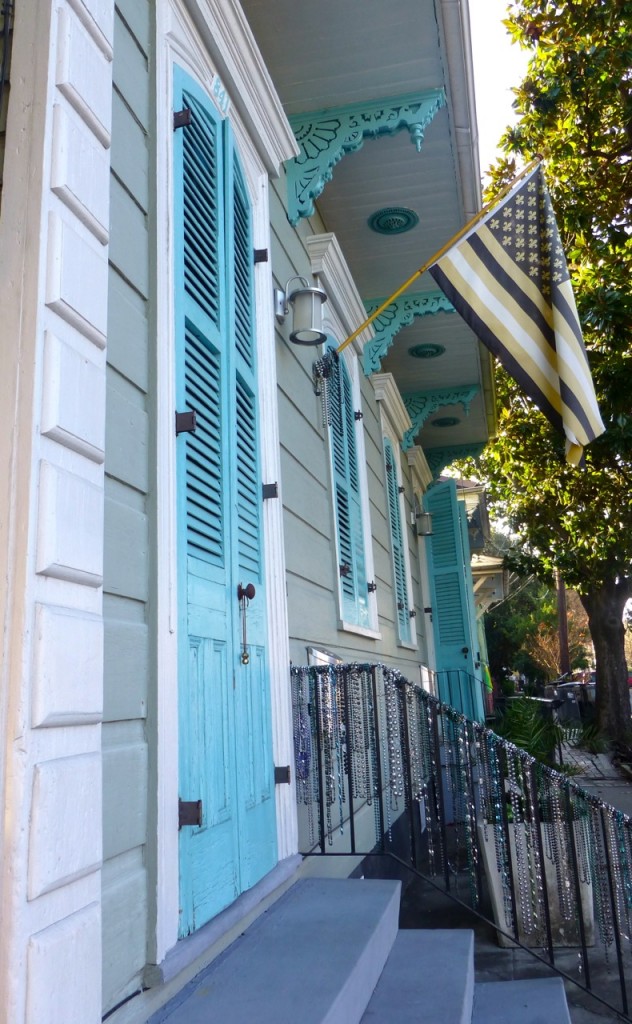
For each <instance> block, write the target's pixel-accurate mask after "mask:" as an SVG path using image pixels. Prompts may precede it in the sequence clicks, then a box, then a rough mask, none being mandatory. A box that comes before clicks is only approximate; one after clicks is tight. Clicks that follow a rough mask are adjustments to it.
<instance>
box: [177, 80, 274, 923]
mask: <svg viewBox="0 0 632 1024" xmlns="http://www.w3.org/2000/svg"><path fill="white" fill-rule="evenodd" d="M185 107H186V108H188V109H189V110H190V111H191V123H190V124H189V125H187V126H185V127H183V128H179V129H178V130H177V131H176V132H175V133H174V231H175V239H174V252H175V282H176V302H175V310H176V392H177V394H176V407H177V410H178V412H187V411H195V413H196V429H195V431H194V432H183V433H180V434H179V436H178V437H177V441H176V445H177V487H178V509H177V517H178V576H179V579H178V587H179V590H178V602H179V626H178V628H179V678H178V689H179V792H180V800H181V806H182V808H183V809H187V810H188V811H189V813H192V812H194V811H196V810H197V807H196V805H198V801H201V808H200V821H199V823H197V824H183V825H181V828H180V907H181V911H180V916H181V920H180V934H181V935H187V934H188V933H189V932H191V931H193V930H195V929H196V928H199V927H200V926H201V925H203V924H204V923H205V922H207V921H208V920H209V919H210V918H211V917H213V916H214V915H215V914H217V913H218V912H219V911H220V910H222V909H223V908H224V907H226V906H227V905H228V904H229V903H231V902H232V901H233V900H234V899H235V898H236V897H237V896H238V895H239V894H240V893H241V892H244V891H245V890H246V889H249V888H250V887H251V886H252V885H254V884H255V882H257V881H258V880H259V879H260V878H261V877H262V876H263V875H264V874H265V873H266V872H267V871H269V870H270V869H271V868H272V867H274V865H275V863H276V819H275V801H274V769H273V759H272V747H271V722H270V703H269V693H270V691H269V679H268V672H267V659H266V649H265V638H266V621H265V597H264V576H263V551H262V537H261V494H262V490H261V481H260V476H259V458H258V432H257V417H258V410H257V401H256V396H257V368H256V359H255V344H254V326H253V321H254V316H253V260H254V253H253V244H252V231H251V209H250V201H249V198H248V191H247V188H246V183H245V180H244V176H243V173H242V170H241V167H240V163H239V158H238V155H237V152H236V149H235V145H234V143H233V139H232V135H231V131H230V125H229V123H228V121H227V120H224V121H223V120H222V119H221V118H220V116H219V114H218V113H217V111H216V109H215V107H214V106H213V104H212V103H211V102H210V101H209V99H208V98H207V97H206V95H205V94H204V93H203V92H202V90H201V89H200V88H199V87H198V86H197V85H196V84H195V83H193V82H192V81H191V79H190V78H188V76H186V75H185V74H184V72H182V71H180V70H179V69H177V70H176V72H175V76H174V109H175V110H181V109H183V108H185ZM249 584H252V586H253V587H254V589H255V595H254V597H253V598H252V600H251V601H250V602H249V604H248V606H247V608H246V609H245V619H246V622H245V626H246V632H245V633H244V621H243V616H244V608H243V604H242V602H240V601H239V599H238V587H239V585H241V586H242V587H243V588H246V587H247V586H248V585H249ZM244 639H245V643H246V647H245V648H244V646H243V645H244ZM198 806H199V805H198ZM193 816H194V817H195V814H194V815H193Z"/></svg>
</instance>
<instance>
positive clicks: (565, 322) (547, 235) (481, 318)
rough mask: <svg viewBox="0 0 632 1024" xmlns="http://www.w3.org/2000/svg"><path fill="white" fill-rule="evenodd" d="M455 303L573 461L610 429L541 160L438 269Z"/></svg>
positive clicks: (437, 274) (435, 271)
mask: <svg viewBox="0 0 632 1024" xmlns="http://www.w3.org/2000/svg"><path fill="white" fill-rule="evenodd" d="M429 270H430V274H431V275H432V276H433V277H434V279H435V281H436V282H437V284H438V285H439V287H440V288H441V289H442V291H444V292H445V294H446V295H447V296H448V298H449V299H450V301H451V302H452V304H453V306H454V308H455V309H456V311H457V312H458V313H460V314H461V316H462V317H463V319H464V320H465V321H466V322H467V323H468V324H469V325H470V327H471V328H472V330H473V331H474V333H475V334H476V335H477V336H478V337H479V338H480V340H481V341H482V342H483V344H485V345H486V346H487V347H488V348H489V349H491V351H492V352H493V353H494V355H495V356H497V358H498V359H499V360H500V362H501V363H502V364H503V366H504V367H505V369H506V370H507V371H508V373H510V374H511V376H512V377H513V378H514V380H515V381H516V382H517V383H518V384H519V385H520V387H521V388H522V389H523V390H524V391H525V392H526V394H527V395H528V396H529V397H530V398H531V399H532V400H533V401H534V402H535V404H536V405H537V406H538V408H539V409H540V410H541V412H543V413H544V415H545V416H546V417H547V419H549V420H550V422H551V423H552V424H553V426H554V427H555V428H556V429H558V430H560V431H562V432H563V433H564V434H565V435H566V458H567V461H568V462H570V463H572V464H573V465H577V463H578V462H579V461H580V459H581V455H582V450H583V446H584V445H586V444H588V443H589V442H590V441H592V440H594V438H595V437H598V436H599V434H601V433H603V431H604V429H605V427H604V425H603V423H602V421H601V416H600V415H599V408H598V406H597V399H596V397H595V389H594V387H593V382H592V377H591V375H590V368H589V366H588V359H587V357H586V349H585V348H584V342H583V338H582V332H581V327H580V325H579V319H578V316H577V309H576V306H575V298H574V295H573V289H572V286H571V282H570V277H569V273H568V268H567V266H566V258H565V256H564V252H563V250H562V246H561V242H560V236H559V232H558V229H557V224H556V222H555V214H554V213H553V207H552V205H551V199H550V196H549V193H548V189H547V187H546V182H545V180H544V174H543V171H542V168H541V166H537V167H536V168H535V169H534V170H533V171H532V172H531V174H530V175H529V176H528V177H526V178H524V179H523V180H522V181H520V182H519V183H518V184H517V185H516V186H515V187H514V188H513V189H512V190H511V191H510V192H509V194H508V195H507V197H506V198H505V199H504V200H503V201H502V202H501V203H500V204H499V205H498V206H496V207H495V208H493V209H492V210H490V211H489V213H488V214H487V215H486V216H485V218H484V219H483V220H482V221H480V222H479V223H478V224H477V225H476V226H475V227H473V228H472V230H471V231H470V232H469V233H468V234H466V235H464V237H463V238H462V239H460V240H459V241H458V242H456V243H455V244H454V245H453V246H452V248H451V249H449V251H448V252H447V253H446V255H445V256H443V257H441V259H439V260H438V261H437V262H436V263H435V264H434V265H433V266H432V267H430V268H429Z"/></svg>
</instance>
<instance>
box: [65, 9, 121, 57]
mask: <svg viewBox="0 0 632 1024" xmlns="http://www.w3.org/2000/svg"><path fill="white" fill-rule="evenodd" d="M68 3H69V5H70V7H72V9H73V10H74V12H75V14H76V15H77V17H78V18H79V19H80V20H81V21H82V22H83V24H84V25H85V27H86V29H87V30H88V32H89V33H90V35H91V36H92V38H93V39H94V41H95V43H96V44H97V46H98V47H99V49H100V50H101V52H102V53H103V56H104V57H107V59H108V60H112V43H113V40H114V4H113V3H112V2H111V0H68Z"/></svg>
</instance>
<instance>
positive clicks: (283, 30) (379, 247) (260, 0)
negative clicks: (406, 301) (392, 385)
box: [242, 0, 493, 448]
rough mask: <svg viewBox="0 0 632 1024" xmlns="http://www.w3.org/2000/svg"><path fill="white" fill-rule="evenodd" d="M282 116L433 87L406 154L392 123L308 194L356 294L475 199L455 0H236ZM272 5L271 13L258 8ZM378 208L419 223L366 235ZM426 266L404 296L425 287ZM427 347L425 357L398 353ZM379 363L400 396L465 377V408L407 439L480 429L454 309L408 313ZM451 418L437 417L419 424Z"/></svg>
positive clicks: (467, 346)
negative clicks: (434, 99) (437, 351)
mask: <svg viewBox="0 0 632 1024" xmlns="http://www.w3.org/2000/svg"><path fill="white" fill-rule="evenodd" d="M242 7H243V9H244V12H245V14H246V17H247V18H248V21H249V23H250V26H251V28H252V31H253V33H254V36H255V38H256V41H257V43H258V45H259V48H260V50H261V52H262V55H263V57H264V60H265V61H266V64H267V67H268V70H269V71H270V74H271V76H272V79H273V81H274V84H275V86H276V89H277V91H278V93H279V96H280V98H281V101H282V103H283V105H284V108H285V111H286V113H287V114H288V115H292V114H298V113H303V112H306V111H317V110H324V109H327V108H330V107H341V106H348V105H351V104H355V103H360V102H362V101H369V100H376V99H377V100H381V99H387V98H388V97H398V96H403V95H406V94H412V93H419V92H423V91H426V90H430V89H444V90H445V93H446V98H447V103H446V106H445V107H444V108H443V109H442V110H440V111H439V112H438V113H437V114H436V115H435V117H434V119H433V121H432V123H431V124H430V125H429V127H428V128H427V130H426V133H425V138H424V141H423V144H422V147H421V152H420V153H417V151H416V149H415V147H414V145H413V144H412V142H411V139H410V136H409V133H408V132H407V131H406V130H402V131H400V132H398V133H397V134H396V135H394V136H381V137H379V138H377V139H365V142H364V145H363V147H362V148H361V149H360V150H359V151H358V152H355V153H351V154H348V155H347V156H345V157H344V158H343V159H342V160H341V161H340V163H338V164H337V165H336V166H335V168H334V171H333V179H332V181H331V182H330V183H329V184H328V185H327V186H326V188H325V190H324V192H323V193H322V195H321V196H320V198H319V199H318V200H317V204H316V205H317V208H318V211H319V213H320V215H321V217H322V219H323V221H324V224H325V229H326V230H327V231H332V232H334V233H335V234H336V236H337V238H338V241H339V243H340V246H341V248H342V251H343V253H344V255H345V258H346V260H347V263H348V265H349V267H350V269H351V272H352V274H353V276H354V279H355V282H356V285H357V287H358V290H359V292H360V295H361V296H362V298H363V299H365V300H368V299H374V298H378V297H385V296H387V295H389V294H390V293H392V292H393V291H394V290H395V289H396V288H397V287H399V285H401V284H402V283H403V281H405V280H406V279H407V278H408V277H409V276H410V275H411V274H412V273H413V272H414V271H415V270H416V269H417V267H419V266H420V265H421V264H422V263H423V262H424V261H425V260H426V259H428V258H429V257H430V256H432V255H433V253H434V252H435V251H436V250H437V249H438V248H439V247H440V246H441V245H442V244H444V243H445V241H447V239H448V238H449V237H450V236H451V235H452V234H453V233H454V232H455V231H457V230H458V229H459V228H460V227H461V226H462V225H463V224H464V223H465V221H466V220H467V219H468V217H470V216H471V215H472V213H473V212H474V211H475V210H476V209H478V205H479V201H480V199H479V197H480V188H479V165H478V146H477V134H476V118H475V111H474V100H473V86H472V74H471V58H470V43H469V16H468V5H467V0H460V2H459V0H390V2H389V3H385V2H384V0H319V2H318V3H315V4H303V3H297V2H296V0H275V2H274V5H272V6H271V4H270V2H269V0H242ZM272 10H273V16H272ZM387 206H400V207H406V208H408V209H412V210H413V211H414V212H415V213H416V214H417V215H418V217H419V223H418V224H417V226H416V227H414V228H413V229H412V230H411V231H409V232H407V233H406V234H400V235H391V236H388V235H381V234H377V233H375V232H374V231H372V230H371V229H370V228H369V226H368V223H367V222H368V219H369V217H370V215H371V214H372V213H374V212H375V211H377V210H379V209H381V208H383V207H387ZM435 287H436V286H435V285H434V282H433V281H432V279H431V278H430V277H429V276H428V275H427V274H426V275H424V277H423V278H422V279H421V280H420V281H418V282H417V283H416V284H415V285H414V286H413V287H412V288H411V292H419V291H425V290H435ZM428 343H432V344H436V345H440V346H442V348H444V349H445V352H444V353H443V354H442V355H440V356H439V357H438V358H434V359H418V358H413V357H412V356H411V355H410V353H409V351H408V350H409V349H410V348H412V347H414V346H416V345H420V344H428ZM382 370H383V371H384V372H390V373H392V374H393V375H394V377H395V379H396V381H397V383H398V386H399V388H400V390H401V392H402V393H404V394H406V393H413V392H417V391H428V390H434V389H437V388H441V389H444V388H452V387H463V386H469V385H472V384H478V385H479V387H480V391H479V394H478V395H477V396H476V398H475V399H474V400H473V401H472V403H471V406H470V410H469V415H468V416H467V417H466V416H465V415H464V412H463V409H462V408H461V407H460V406H446V407H442V408H441V409H440V410H439V412H437V413H436V414H434V415H433V416H430V417H429V419H428V420H427V421H426V422H425V424H424V426H423V428H422V430H421V432H420V433H419V435H418V441H419V442H420V443H421V444H422V445H423V446H424V447H426V448H436V447H444V446H449V445H459V444H472V443H475V442H476V441H483V440H485V439H486V438H487V437H488V435H489V433H490V429H492V428H493V412H492V396H491V392H490V381H491V374H490V360H489V357H488V354H487V352H486V351H484V350H481V348H480V346H479V344H478V342H477V340H476V339H475V337H474V335H473V334H472V332H471V331H470V329H469V328H468V327H467V326H466V325H465V323H464V322H463V321H462V320H461V319H460V317H458V315H457V314H455V313H452V314H449V313H437V314H433V315H427V316H423V317H417V318H416V319H415V320H414V322H413V323H412V324H411V325H410V326H408V327H405V328H403V329H402V330H401V331H400V332H399V334H397V336H396V338H395V341H394V343H393V346H392V348H391V349H390V351H389V353H388V355H387V356H386V358H385V359H384V360H383V363H382ZM446 417H453V418H458V420H459V422H458V423H457V424H454V425H452V426H444V427H439V426H437V425H436V424H435V423H433V421H436V420H437V419H441V418H446Z"/></svg>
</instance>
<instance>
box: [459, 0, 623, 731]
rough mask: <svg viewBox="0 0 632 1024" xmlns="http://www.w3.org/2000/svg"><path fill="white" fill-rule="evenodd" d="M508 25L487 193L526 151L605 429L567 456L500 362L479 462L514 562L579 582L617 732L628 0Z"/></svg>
mask: <svg viewBox="0 0 632 1024" xmlns="http://www.w3.org/2000/svg"><path fill="white" fill-rule="evenodd" d="M509 15H510V17H509V19H508V21H507V22H506V25H507V27H508V29H509V31H510V33H511V35H512V36H513V37H514V39H515V41H516V42H517V44H518V45H520V46H523V47H527V48H528V49H529V50H530V52H531V57H530V61H529V66H528V70H527V75H526V78H525V79H524V81H523V82H522V84H521V85H520V86H518V87H517V88H516V89H515V93H516V101H515V106H516V108H517V111H518V113H519V121H518V124H517V125H516V127H515V128H512V129H510V130H508V131H507V133H506V134H505V136H504V138H503V140H502V143H501V144H502V147H503V152H504V154H505V155H504V157H503V158H502V159H501V160H500V161H499V163H498V164H497V165H496V166H495V167H494V168H493V169H492V173H491V186H490V193H491V194H490V198H491V195H493V194H494V193H495V192H497V191H498V190H499V188H500V186H501V185H502V184H503V183H505V182H506V181H507V180H509V179H511V177H512V176H513V174H514V172H515V170H516V166H517V165H520V166H522V165H523V164H524V163H525V162H526V161H527V160H529V159H531V158H533V157H534V156H535V155H536V154H538V153H539V154H542V155H543V156H544V169H545V174H546V177H547V181H548V184H549V188H550V191H551V196H552V199H553V204H554V207H555V209H556V215H557V219H558V225H559V228H560V232H561V234H562V239H563V242H564V245H565V250H566V254H567V259H568V262H569V269H570V272H571V277H572V281H573V286H574V289H575V295H576V299H577V306H578V310H579V314H580V318H581V321H582V326H583V330H584V339H585V342H586V347H587V349H588V354H589V359H590V363H591V368H592V373H593V379H594V382H595V388H596V391H597V397H598V400H599V404H600V409H601V413H602V417H603V420H604V423H605V424H606V432H605V434H604V435H602V436H601V437H600V438H598V439H597V440H595V441H594V442H593V443H592V444H591V445H589V446H588V448H587V449H586V456H585V465H584V466H582V467H580V468H573V467H571V466H568V465H567V464H566V463H565V461H564V451H563V439H562V437H558V436H556V435H555V434H554V433H553V431H552V429H551V428H550V426H549V424H548V423H547V421H546V420H545V419H544V417H543V416H542V415H541V414H540V413H539V412H538V410H537V409H536V408H535V407H534V406H533V405H532V403H531V402H530V401H529V400H528V399H527V398H525V396H524V395H522V394H521V393H520V392H519V391H518V389H517V386H516V385H515V383H514V382H513V381H512V380H511V379H509V378H508V377H507V375H506V374H504V373H503V372H502V371H500V372H499V375H498V397H499V400H500V423H499V434H498V437H497V439H496V440H495V441H494V442H493V443H491V444H489V445H488V446H487V448H486V450H485V452H484V453H483V455H482V457H481V459H480V463H479V464H478V469H477V471H472V469H471V468H468V469H467V470H466V472H468V473H469V475H475V476H478V478H479V479H481V480H484V481H485V482H486V483H487V485H488V488H489V496H490V498H491V505H490V510H491V511H492V513H493V510H494V508H495V509H496V510H497V512H498V513H500V514H502V515H503V516H505V517H506V518H507V519H508V520H509V521H510V523H511V525H512V528H513V529H514V530H515V531H516V532H517V533H518V535H519V537H520V541H521V544H522V551H521V555H520V558H519V561H520V563H521V568H522V570H523V571H527V572H532V573H536V574H537V575H539V576H540V577H541V578H543V579H545V580H548V581H549V582H552V580H553V575H554V571H555V569H559V571H560V572H561V575H562V577H563V579H564V580H565V582H566V584H567V586H569V587H572V588H574V589H575V590H577V591H578V593H579V594H580V598H581V600H582V603H583V605H584V607H585V609H586V612H587V614H588V619H589V626H590V632H591V636H592V640H593V644H594V648H595V655H596V663H597V715H598V722H599V726H600V728H601V729H602V730H603V731H604V732H605V733H606V734H607V735H609V736H610V737H611V738H612V739H613V740H615V741H617V742H619V743H624V742H626V741H627V739H628V734H629V729H630V706H629V701H628V691H627V683H626V674H627V670H626V664H625V654H624V627H623V624H622V617H623V610H624V607H625V603H626V601H627V599H628V598H629V597H631V596H632V500H631V496H632V344H631V341H632V233H631V231H630V229H631V227H632V216H631V215H632V206H631V203H632V70H631V69H632V2H627V0H568V2H557V3H555V2H552V0H521V2H519V3H515V4H512V5H511V7H510V8H509Z"/></svg>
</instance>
